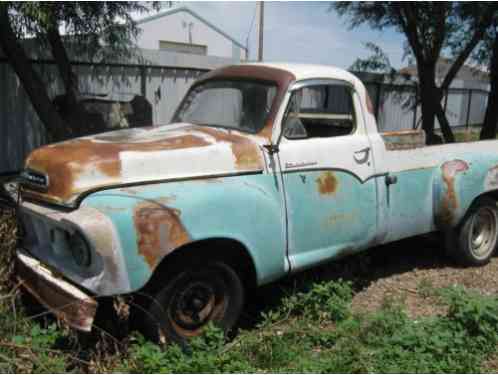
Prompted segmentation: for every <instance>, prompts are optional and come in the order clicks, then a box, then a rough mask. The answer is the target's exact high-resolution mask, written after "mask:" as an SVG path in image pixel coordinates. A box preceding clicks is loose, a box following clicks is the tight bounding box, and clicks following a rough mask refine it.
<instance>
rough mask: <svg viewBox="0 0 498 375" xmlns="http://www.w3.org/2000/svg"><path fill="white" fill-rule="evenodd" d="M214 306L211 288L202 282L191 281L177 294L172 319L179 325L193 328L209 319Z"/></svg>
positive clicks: (213, 293) (188, 328) (189, 328)
mask: <svg viewBox="0 0 498 375" xmlns="http://www.w3.org/2000/svg"><path fill="white" fill-rule="evenodd" d="M214 306H215V292H214V290H213V288H212V287H211V286H210V285H208V284H205V283H202V282H192V283H190V284H188V285H186V286H185V288H184V289H183V290H181V291H179V293H178V294H177V299H176V301H175V305H174V306H173V309H172V310H173V311H172V312H173V319H174V321H175V323H176V324H178V325H179V326H180V327H182V328H184V329H187V330H195V329H197V328H199V327H200V326H202V325H204V324H205V323H206V322H207V321H208V320H209V319H210V317H211V314H212V312H213V309H214Z"/></svg>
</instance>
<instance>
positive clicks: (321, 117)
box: [284, 85, 356, 139]
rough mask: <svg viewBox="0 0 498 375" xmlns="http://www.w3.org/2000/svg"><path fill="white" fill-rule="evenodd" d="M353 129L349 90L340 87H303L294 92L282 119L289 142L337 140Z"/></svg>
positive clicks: (354, 125)
mask: <svg viewBox="0 0 498 375" xmlns="http://www.w3.org/2000/svg"><path fill="white" fill-rule="evenodd" d="M355 128H356V124H355V116H354V106H353V98H352V93H351V89H350V88H349V87H347V86H344V85H316V86H307V87H303V88H302V89H299V90H296V91H294V93H293V94H292V97H291V101H290V106H289V109H288V113H287V116H286V119H285V130H284V136H285V137H286V138H290V139H303V138H322V137H338V136H343V135H349V134H352V133H353V132H354V130H355Z"/></svg>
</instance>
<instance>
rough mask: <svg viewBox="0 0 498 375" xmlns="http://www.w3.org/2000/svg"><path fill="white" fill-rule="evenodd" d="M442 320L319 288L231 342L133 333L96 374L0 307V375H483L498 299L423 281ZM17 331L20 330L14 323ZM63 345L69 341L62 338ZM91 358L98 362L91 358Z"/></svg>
mask: <svg viewBox="0 0 498 375" xmlns="http://www.w3.org/2000/svg"><path fill="white" fill-rule="evenodd" d="M418 290H419V291H425V292H427V296H430V297H431V298H434V299H435V301H436V302H437V301H439V302H437V303H440V304H443V305H445V306H447V307H448V309H447V310H448V313H447V314H446V315H444V316H432V317H424V318H420V319H416V320H414V319H412V318H410V317H409V316H408V315H407V314H406V313H405V311H404V309H403V305H402V303H401V302H400V301H396V300H389V299H388V300H385V301H384V303H383V305H382V306H381V308H380V309H378V310H377V311H375V312H373V313H365V314H353V313H352V312H351V311H350V303H351V298H352V294H353V292H352V289H351V284H350V283H348V282H343V281H329V282H317V283H311V284H310V285H309V288H308V291H307V292H299V293H295V294H290V295H288V296H287V297H286V298H284V299H283V300H282V302H281V304H280V305H279V306H278V307H277V308H275V309H274V310H272V311H270V312H267V313H265V314H264V317H263V318H264V319H263V320H264V323H263V324H261V326H260V327H257V328H253V329H251V330H248V331H243V332H239V334H238V335H237V336H236V337H235V339H234V340H233V341H229V342H226V341H225V336H224V334H223V332H222V331H221V330H220V329H218V328H216V327H215V326H213V325H209V326H207V327H206V328H205V330H204V332H203V334H202V335H201V336H200V337H197V338H194V339H192V340H191V341H190V343H189V346H188V347H187V348H181V347H179V346H177V345H168V346H158V345H156V344H154V343H151V342H149V341H147V340H145V339H144V338H143V337H142V336H140V335H138V334H134V335H133V336H132V337H131V338H130V344H129V346H128V347H127V349H124V350H123V351H122V352H119V353H116V354H112V353H111V354H109V355H108V357H107V360H106V362H105V363H102V362H101V363H100V364H97V365H94V366H93V367H92V366H90V365H89V363H94V362H96V361H98V359H97V358H98V357H91V358H90V359H91V361H90V362H86V361H81V360H78V359H76V360H75V358H76V357H77V352H76V351H74V350H69V349H66V350H61V349H60V348H57V345H58V342H59V341H61V340H63V339H65V336H64V333H63V331H61V330H60V329H59V328H57V327H56V325H53V324H52V325H48V326H46V327H45V326H44V327H41V326H39V325H38V324H37V323H34V322H33V321H32V320H28V319H23V318H22V311H21V312H20V311H17V314H21V315H18V316H17V317H16V316H14V315H13V311H12V310H11V309H9V307H8V305H0V308H1V309H0V310H1V311H0V334H1V335H2V337H3V338H2V339H0V371H2V372H46V373H51V372H56V373H59V372H67V371H73V370H74V371H76V372H93V371H97V372H132V373H151V372H154V373H159V372H161V373H163V372H167V373H179V372H180V373H255V372H278V373H289V372H294V373H308V372H313V373H339V372H340V373H357V372H362V373H367V372H368V373H377V372H379V373H415V372H425V373H447V372H451V373H461V372H481V371H482V370H483V369H482V368H481V366H482V364H483V362H484V361H485V360H486V358H488V357H489V356H490V355H492V354H493V353H494V352H495V350H496V347H497V345H498V299H496V298H495V297H492V296H483V295H480V294H478V293H475V292H471V291H468V290H465V289H464V288H461V287H454V288H447V289H442V290H441V289H436V288H434V287H433V286H432V285H431V284H430V283H429V282H423V283H421V285H419V287H418ZM13 323H15V324H13ZM66 339H67V338H66ZM92 358H93V359H92Z"/></svg>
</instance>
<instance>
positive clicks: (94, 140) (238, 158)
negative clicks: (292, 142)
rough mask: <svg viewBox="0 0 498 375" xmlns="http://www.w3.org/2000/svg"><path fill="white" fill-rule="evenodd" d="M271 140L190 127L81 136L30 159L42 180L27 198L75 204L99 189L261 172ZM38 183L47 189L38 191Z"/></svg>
mask: <svg viewBox="0 0 498 375" xmlns="http://www.w3.org/2000/svg"><path fill="white" fill-rule="evenodd" d="M267 142H268V141H267V140H266V139H265V138H264V137H260V136H257V135H249V134H245V133H241V132H236V131H229V130H225V129H221V128H213V127H204V126H194V125H191V124H170V125H164V126H157V127H151V128H141V129H125V130H119V131H113V132H109V133H104V134H100V135H96V136H91V137H83V138H77V139H74V140H71V141H66V142H62V143H57V144H53V145H48V146H45V147H41V148H39V149H36V150H35V151H33V152H32V153H31V154H30V155H29V157H28V158H27V160H26V165H25V166H26V171H28V172H29V173H30V174H31V173H32V172H34V173H35V177H36V176H42V178H41V180H39V181H36V179H35V180H34V183H33V184H29V185H28V184H26V185H25V193H24V194H25V195H27V196H31V197H34V198H38V199H44V200H48V201H51V202H54V203H60V204H66V205H72V204H74V203H75V201H76V200H77V198H78V196H79V195H80V194H82V193H83V192H86V191H89V190H92V189H96V188H102V187H107V186H113V185H118V184H129V183H141V182H144V183H147V182H148V181H158V180H165V179H176V178H189V177H199V176H209V175H218V174H225V173H234V172H245V171H247V172H250V171H258V170H262V169H263V167H264V160H263V154H262V152H261V146H262V145H263V144H264V143H267ZM30 174H27V175H26V177H29V175H30ZM32 181H33V180H32ZM37 183H38V184H43V183H46V185H48V186H45V188H38V187H37V186H35V185H36V184H37Z"/></svg>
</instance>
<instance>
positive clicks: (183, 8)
mask: <svg viewBox="0 0 498 375" xmlns="http://www.w3.org/2000/svg"><path fill="white" fill-rule="evenodd" d="M180 12H186V13H189V14H190V15H192V16H193V17H195V18H197V19H198V20H199V21H201V22H203V23H204V24H206V25H207V26H208V27H210V28H211V29H213V30H215V31H216V32H218V33H219V34H221V35H222V36H224V37H225V38H227V39H229V40H231V41H232V42H233V43H234V44H235V45H237V46H238V47H240V48H242V49H243V50H246V51H247V48H246V47H244V46H243V45H242V43H240V42H238V41H237V40H236V39H235V38H233V37H231V36H230V35H228V34H227V33H226V32H224V31H223V30H221V29H220V28H219V27H217V26H215V25H214V24H212V23H211V22H209V21H208V20H206V19H205V18H204V17H202V16H200V15H199V14H198V13H196V12H194V11H193V10H191V9H189V8H187V7H186V6H181V7H175V8H170V9H168V10H165V11H163V12H159V13H157V14H154V15H152V16H149V17H145V18H142V19H141V20H137V24H138V25H140V24H144V23H146V22H150V21H154V20H157V19H159V18H162V17H166V16H169V15H172V14H175V13H180Z"/></svg>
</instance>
